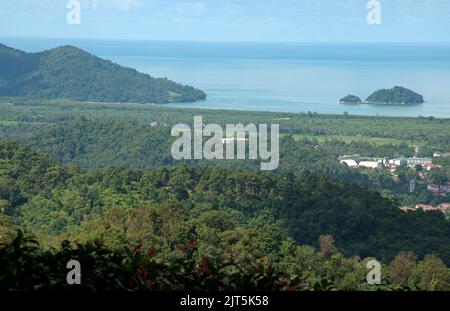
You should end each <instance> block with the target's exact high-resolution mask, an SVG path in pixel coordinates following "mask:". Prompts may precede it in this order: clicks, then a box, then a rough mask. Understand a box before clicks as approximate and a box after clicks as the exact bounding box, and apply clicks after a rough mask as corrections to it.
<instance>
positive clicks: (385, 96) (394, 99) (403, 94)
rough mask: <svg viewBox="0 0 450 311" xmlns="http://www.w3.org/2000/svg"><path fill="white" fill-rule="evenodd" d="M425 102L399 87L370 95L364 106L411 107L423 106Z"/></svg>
mask: <svg viewBox="0 0 450 311" xmlns="http://www.w3.org/2000/svg"><path fill="white" fill-rule="evenodd" d="M424 102H425V101H424V99H423V96H422V95H420V94H418V93H416V92H414V91H411V90H409V89H407V88H404V87H401V86H395V87H394V88H392V89H381V90H378V91H376V92H374V93H372V95H370V96H369V97H368V98H367V99H366V100H365V101H364V103H365V104H384V105H389V104H394V105H400V104H402V105H411V104H423V103H424Z"/></svg>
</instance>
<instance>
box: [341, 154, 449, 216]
mask: <svg viewBox="0 0 450 311" xmlns="http://www.w3.org/2000/svg"><path fill="white" fill-rule="evenodd" d="M415 153H416V154H418V148H416V152H415ZM447 157H450V152H439V151H436V152H434V153H433V157H432V158H421V157H416V156H415V157H410V158H406V157H400V158H393V159H390V158H387V157H385V158H367V157H361V156H360V155H359V154H354V155H343V156H340V157H339V158H338V160H339V161H340V163H341V164H343V165H346V166H347V167H349V168H354V169H369V170H375V169H379V170H387V171H389V173H390V174H391V175H392V176H396V171H397V169H398V168H399V167H405V168H412V169H415V170H416V172H417V175H418V176H419V178H420V180H422V182H424V181H425V180H426V173H427V172H429V171H431V170H433V169H437V168H440V166H439V165H438V164H436V163H435V161H434V160H435V159H436V158H447ZM415 189H416V180H415V179H412V180H411V181H410V185H409V190H410V193H414V191H415ZM426 190H427V191H428V192H429V193H432V194H434V195H438V196H441V197H447V195H448V194H449V193H450V183H445V184H435V183H428V184H427V185H426ZM400 210H402V211H403V212H411V211H417V210H422V211H425V212H430V211H439V212H442V213H448V212H450V203H442V204H440V205H438V206H432V205H428V204H416V205H415V206H414V207H410V206H400Z"/></svg>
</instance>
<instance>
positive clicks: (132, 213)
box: [0, 142, 450, 289]
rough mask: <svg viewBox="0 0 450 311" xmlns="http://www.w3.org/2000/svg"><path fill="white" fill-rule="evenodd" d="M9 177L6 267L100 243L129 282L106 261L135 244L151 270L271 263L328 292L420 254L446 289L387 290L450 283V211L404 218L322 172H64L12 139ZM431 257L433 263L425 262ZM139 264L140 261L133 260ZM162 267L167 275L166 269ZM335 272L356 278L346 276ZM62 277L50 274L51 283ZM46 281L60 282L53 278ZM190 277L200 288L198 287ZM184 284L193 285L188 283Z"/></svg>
mask: <svg viewBox="0 0 450 311" xmlns="http://www.w3.org/2000/svg"><path fill="white" fill-rule="evenodd" d="M0 170H1V176H2V177H1V181H0V196H1V202H2V210H3V213H2V214H1V220H2V221H1V228H0V230H1V231H0V232H1V238H2V240H3V242H6V243H12V244H11V246H8V247H6V248H0V258H2V259H1V260H4V262H5V263H6V262H8V264H9V265H11V264H14V261H8V260H7V259H8V258H10V257H8V256H13V255H14V256H24V258H25V259H24V260H23V261H20V262H22V263H23V264H24V265H25V266H26V262H30V263H29V264H31V261H32V260H33V261H34V260H42V261H43V264H44V262H45V265H50V262H51V261H52V260H53V261H55V260H57V258H59V257H61V258H66V257H67V256H68V253H69V254H70V253H71V254H77V252H80V254H83V252H87V253H90V252H89V251H88V250H87V249H90V248H89V247H91V248H92V247H94V246H89V245H95V243H102V244H101V245H102V246H100V245H98V247H95V248H94V249H95V250H96V251H97V252H98V256H97V255H96V256H95V257H93V258H91V259H89V258H85V260H88V261H89V260H91V261H92V260H98V261H101V260H103V263H102V262H99V267H101V268H102V269H103V268H104V269H106V270H107V269H112V270H113V271H114V273H118V274H119V276H120V273H123V274H124V275H122V277H127V275H126V273H125V272H124V271H121V272H120V271H119V270H120V269H119V267H117V263H116V264H115V265H114V262H108V263H107V261H108V258H110V257H108V256H112V257H113V258H115V256H125V257H126V256H130V255H127V253H126V252H125V251H124V250H125V249H127V248H128V249H134V250H135V252H137V250H138V253H139V254H141V253H142V254H149V253H151V254H152V256H151V258H147V259H148V260H150V261H149V262H147V261H145V260H147V259H142V260H144V261H145V262H146V264H149V265H155V264H156V263H158V262H165V263H167V264H169V265H170V266H171V264H172V263H178V264H181V265H187V264H189V262H191V261H186V258H185V256H187V253H189V256H193V257H192V259H193V260H194V262H195V263H192V262H191V263H190V264H194V266H195V265H197V264H200V263H201V262H205V260H207V262H208V267H209V264H210V265H211V269H217V267H221V266H222V265H223V264H225V263H229V264H231V263H232V264H233V265H235V266H236V267H238V268H236V269H238V271H240V272H239V273H240V275H241V277H243V278H244V277H245V275H246V273H247V274H248V275H253V276H255V275H256V271H258V269H260V270H259V271H260V272H261V271H266V270H261V269H263V268H262V267H264V266H266V267H273V269H275V270H274V271H283V273H284V275H285V278H283V280H285V281H286V282H288V281H287V280H295V279H296V278H295V277H294V278H291V277H293V276H296V277H297V278H299V279H301V280H304V279H307V280H308V282H309V283H308V284H310V285H309V286H314V285H312V284H315V282H319V284H321V283H320V282H322V281H323V279H324V278H325V280H328V281H327V282H330V284H329V286H335V287H336V288H341V289H345V288H347V289H350V288H353V289H356V288H359V287H361V288H364V286H367V285H364V278H363V276H364V275H365V274H364V271H366V270H365V268H364V263H365V262H366V261H367V260H368V259H365V260H366V261H364V260H363V259H362V258H368V257H376V258H378V259H380V260H383V261H384V262H386V263H389V262H391V260H394V259H395V260H406V259H408V260H410V261H411V262H412V265H413V266H414V267H415V266H416V265H419V263H417V259H421V260H424V261H423V263H421V264H420V265H426V263H429V262H430V261H431V262H432V263H433V269H434V268H436V267H435V266H436V265H437V267H439V269H441V270H443V271H444V272H445V273H444V274H442V275H439V282H437V283H436V280H434V281H435V282H434V283H430V282H431V281H428V283H427V282H426V281H424V280H422V279H421V278H422V276H421V275H420V273H425V272H420V273H419V270H418V272H417V273H418V274H419V275H416V274H411V276H410V277H411V280H410V279H408V278H409V277H408V278H407V280H406V281H405V279H404V278H403V279H401V281H399V282H398V283H395V282H394V283H393V281H392V279H390V278H388V276H386V278H387V279H386V281H385V282H386V284H389V285H390V286H393V284H397V285H399V286H400V285H401V286H412V287H414V286H417V287H419V285H418V283H417V284H416V283H415V282H419V283H420V282H422V283H423V282H425V283H424V284H422V285H420V286H424V288H429V287H432V286H449V285H448V282H449V280H448V270H447V268H446V267H445V264H444V263H443V262H442V261H440V259H438V258H442V259H443V260H444V262H447V263H449V262H450V248H449V245H450V241H449V240H448V238H447V237H448V236H449V234H450V223H448V222H447V221H446V220H445V219H444V216H443V215H440V214H435V213H431V214H430V213H424V212H417V213H412V214H404V213H402V212H400V211H399V210H398V209H396V208H395V207H394V206H393V205H392V203H391V202H390V201H389V200H387V199H384V198H382V197H381V196H380V195H379V194H377V193H376V192H373V191H369V190H364V189H362V188H360V187H358V186H356V185H351V184H345V183H342V182H336V181H333V180H331V179H330V178H329V177H327V176H324V175H316V174H308V173H306V174H302V175H301V176H298V177H296V176H294V175H293V174H289V173H286V174H271V173H259V172H249V171H243V170H239V169H222V168H209V167H202V168H199V167H197V168H194V167H192V166H190V165H187V164H182V165H178V166H175V167H166V168H159V169H155V170H133V169H128V168H123V167H122V168H120V167H118V168H109V169H106V170H102V171H91V172H86V173H83V172H81V171H80V170H79V169H78V168H77V167H75V166H62V165H60V164H58V162H56V161H55V160H53V159H51V158H49V157H48V156H45V155H43V154H40V153H37V152H35V151H33V150H31V149H30V148H29V147H25V146H23V145H18V144H16V143H10V142H1V143H0ZM16 228H22V229H24V230H26V231H27V232H28V233H33V234H34V235H36V236H37V238H38V240H39V241H41V242H42V243H44V246H45V247H49V246H57V245H58V244H59V243H60V242H62V241H63V240H68V241H76V243H77V244H78V246H75V245H72V244H70V243H69V244H67V243H66V242H65V244H64V245H66V246H64V248H63V249H62V252H63V253H62V254H54V253H52V252H54V251H51V250H47V251H44V253H42V251H39V249H36V248H34V247H32V248H31V249H30V250H29V251H27V252H24V253H23V254H21V253H20V252H19V253H17V252H13V251H11V247H17V248H21V247H24V248H25V249H27V248H26V247H30V245H28V244H27V243H26V242H24V243H25V245H22V244H20V243H22V242H23V241H21V240H20V239H21V237H20V236H19V237H18V239H19V240H17V239H15V242H14V237H15V233H14V232H15V229H16ZM96 241H97V242H96ZM100 241H101V242H100ZM93 243H94V244H93ZM27 245H28V246H27ZM69 245H72V246H70V247H74V248H75V250H71V248H70V247H69ZM137 245H138V249H137V250H136V246H137ZM304 245H309V246H304ZM31 246H32V245H31ZM102 247H105V249H103V248H102ZM86 248H87V249H86ZM190 249H192V250H194V249H195V252H189V250H190ZM402 251H405V252H406V251H412V252H414V253H415V254H417V255H418V258H416V257H415V255H412V254H409V255H405V254H406V253H401V254H398V253H399V252H402ZM64 252H66V253H65V255H64ZM67 252H68V253H67ZM114 252H116V255H114ZM87 253H85V255H86V256H87ZM428 253H433V254H434V256H431V255H429V256H425V255H426V254H428ZM108 254H109V255H108ZM120 254H122V255H120ZM397 254H398V256H397ZM27 256H29V257H27ZM55 256H56V257H55ZM344 256H347V258H345V257H344ZM405 256H406V259H405V258H404V257H405ZM88 257H89V256H88ZM83 258H84V257H83ZM101 258H103V259H101ZM133 258H135V257H132V256H131V257H130V258H129V259H127V260H131V261H132V260H133ZM395 260H394V261H393V263H392V264H391V265H394V264H395V262H396V261H395ZM24 262H25V263H24ZM127 262H128V261H127ZM256 263H257V264H256ZM90 264H92V262H91V263H90ZM133 264H137V263H136V262H134V263H133V262H130V265H133ZM58 265H60V264H58ZM261 265H262V266H261ZM322 265H325V266H324V267H323V266H322ZM328 265H337V267H338V269H337V270H335V269H334V268H336V267H335V266H330V267H329V268H326V266H328ZM214 267H215V268H214ZM258 267H259V268H258ZM357 267H359V268H357ZM61 268H62V267H61ZM99 269H100V268H99ZM114 269H116V270H114ZM121 269H124V270H125V271H129V270H126V267H122V268H121ZM417 269H418V268H417ZM10 271H11V273H14V271H17V270H14V269H11V270H10ZM164 271H165V270H164V269H163V268H162V269H161V270H160V271H158V272H157V273H161V274H164V273H165V272H164ZM194 271H196V270H194ZM214 271H215V270H214ZM243 271H246V272H243ZM216 272H217V271H216ZM21 273H24V275H22V277H20V278H17V276H14V275H9V274H6V275H4V276H3V279H2V280H0V284H2V285H3V286H4V284H7V285H8V286H11V283H10V282H11V279H10V278H15V279H16V280H17V286H18V287H20V288H21V287H22V286H25V285H24V284H28V285H29V284H31V283H30V282H31V281H28V282H27V281H26V280H25V279H24V278H25V277H26V276H27V273H29V270H27V269H25V271H24V272H21ZM128 273H132V272H130V271H129V272H128ZM154 273H156V272H154ZM167 273H168V272H167ZM180 273H181V271H180ZM193 273H194V272H193ZM217 273H218V272H217ZM224 273H231V272H230V271H226V272H224ZM235 273H237V272H235ZM265 273H267V271H266V272H265ZM333 273H341V274H342V273H343V275H344V276H346V277H345V278H344V279H342V280H340V279H339V277H338V276H337V275H335V274H333ZM220 275H221V274H220ZM34 277H36V276H34ZM40 277H43V276H40ZM40 277H36V279H37V280H39V279H40ZM52 277H55V276H54V275H53V276H52V274H49V275H47V277H46V278H50V279H51V278H52ZM91 277H93V276H91ZM128 277H129V276H128ZM155 277H156V276H155ZM161 277H164V275H163V276H161ZM165 277H170V276H167V275H166V276H165ZM171 277H175V275H171ZM179 277H180V278H182V277H183V276H179ZM192 277H194V276H192ZM216 277H218V276H216ZM280 277H281V276H280ZM32 279H33V278H32ZM213 279H215V280H216V281H217V279H216V278H215V277H213ZM27 280H28V279H27ZM40 281H41V282H43V283H45V286H50V285H49V283H48V284H47V282H48V281H46V279H45V278H44V280H42V279H40ZM172 281H173V282H175V283H176V282H181V279H178V280H172ZM21 282H22V283H21ZM93 282H94V281H93ZM95 282H100V281H99V280H96V281H95ZM192 282H193V285H192V286H194V284H195V285H196V286H200V285H199V284H200V283H197V282H196V281H195V280H193V281H192ZM217 282H218V281H217ZM235 282H237V283H239V282H240V281H239V280H235ZM266 282H268V283H269V284H272V283H270V282H269V281H267V280H266ZM101 284H102V283H101V282H100V283H99V284H98V285H99V286H101ZM286 284H289V282H288V283H286ZM286 284H285V285H280V286H288V285H286ZM35 285H37V284H35ZM166 285H167V284H166ZM55 286H56V285H55ZM111 286H115V285H111ZM117 286H118V285H117ZM134 286H137V284H134ZM155 286H156V285H155ZM158 286H162V284H158ZM167 286H169V287H170V286H173V288H174V289H176V288H177V286H176V285H167ZM178 286H185V287H186V288H188V287H189V283H185V284H184V285H183V284H178ZM204 286H208V285H204ZM211 286H212V285H211ZM213 286H218V287H220V286H221V285H220V284H219V285H218V284H215V285H213ZM241 286H242V288H244V286H250V285H249V284H246V285H241ZM255 286H256V285H255ZM270 286H273V288H274V289H276V288H277V287H276V286H275V285H273V284H272V285H270ZM289 286H290V285H289ZM293 286H294V285H293ZM156 287H157V286H156ZM107 288H108V287H105V288H104V289H107ZM445 288H447V287H445ZM135 289H136V288H135ZM166 289H167V288H166ZM278 289H279V288H278Z"/></svg>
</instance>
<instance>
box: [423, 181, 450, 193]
mask: <svg viewBox="0 0 450 311" xmlns="http://www.w3.org/2000/svg"><path fill="white" fill-rule="evenodd" d="M427 190H428V191H430V192H433V193H434V194H439V193H450V183H446V184H445V185H436V184H428V185H427Z"/></svg>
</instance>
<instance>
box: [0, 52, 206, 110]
mask: <svg viewBox="0 0 450 311" xmlns="http://www.w3.org/2000/svg"><path fill="white" fill-rule="evenodd" d="M0 68H1V72H0V96H2V97H7V98H16V97H20V98H26V99H42V100H43V99H45V100H49V99H72V100H79V101H95V102H135V103H156V104H162V103H169V102H193V101H197V100H203V99H205V98H206V94H205V93H204V92H203V91H200V90H197V89H195V88H193V87H190V86H183V85H180V84H178V83H175V82H173V81H170V80H168V79H162V78H153V77H151V76H149V75H147V74H143V73H139V72H137V71H136V70H134V69H130V68H125V67H122V66H120V65H117V64H114V63H112V62H110V61H107V60H103V59H100V58H98V57H96V56H94V55H91V54H89V53H87V52H85V51H83V50H80V49H78V48H76V47H73V46H63V47H59V48H55V49H51V50H48V51H44V52H41V53H25V52H22V51H19V50H15V49H11V48H9V47H7V46H5V45H1V44H0Z"/></svg>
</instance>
